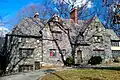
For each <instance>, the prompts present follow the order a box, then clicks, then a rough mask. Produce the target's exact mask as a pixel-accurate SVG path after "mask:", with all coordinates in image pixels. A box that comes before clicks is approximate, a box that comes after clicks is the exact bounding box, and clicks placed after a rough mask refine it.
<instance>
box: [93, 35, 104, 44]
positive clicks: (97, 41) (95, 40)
mask: <svg viewBox="0 0 120 80" xmlns="http://www.w3.org/2000/svg"><path fill="white" fill-rule="evenodd" d="M93 39H94V42H95V43H101V42H102V40H103V39H102V36H94V38H93Z"/></svg>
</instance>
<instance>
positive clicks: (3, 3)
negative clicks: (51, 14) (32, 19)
mask: <svg viewBox="0 0 120 80" xmlns="http://www.w3.org/2000/svg"><path fill="white" fill-rule="evenodd" d="M43 1H44V0H0V19H3V21H8V20H9V19H10V18H12V17H14V16H15V15H16V13H17V12H18V11H20V9H22V8H23V7H24V6H26V5H29V4H32V3H42V2H43ZM6 27H7V28H10V26H6Z"/></svg>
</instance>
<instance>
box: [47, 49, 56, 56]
mask: <svg viewBox="0 0 120 80" xmlns="http://www.w3.org/2000/svg"><path fill="white" fill-rule="evenodd" d="M49 51H50V56H51V57H55V56H56V49H50V50H49Z"/></svg>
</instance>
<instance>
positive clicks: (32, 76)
mask: <svg viewBox="0 0 120 80" xmlns="http://www.w3.org/2000/svg"><path fill="white" fill-rule="evenodd" d="M67 69H71V68H69V67H68V68H67V67H65V68H62V67H60V68H52V69H41V70H38V71H33V72H28V73H21V74H16V75H10V76H5V77H0V80H40V78H41V77H42V76H45V75H46V73H50V72H56V71H61V70H67Z"/></svg>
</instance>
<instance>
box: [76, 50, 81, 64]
mask: <svg viewBox="0 0 120 80" xmlns="http://www.w3.org/2000/svg"><path fill="white" fill-rule="evenodd" d="M80 63H82V51H81V50H78V51H77V64H80Z"/></svg>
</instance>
